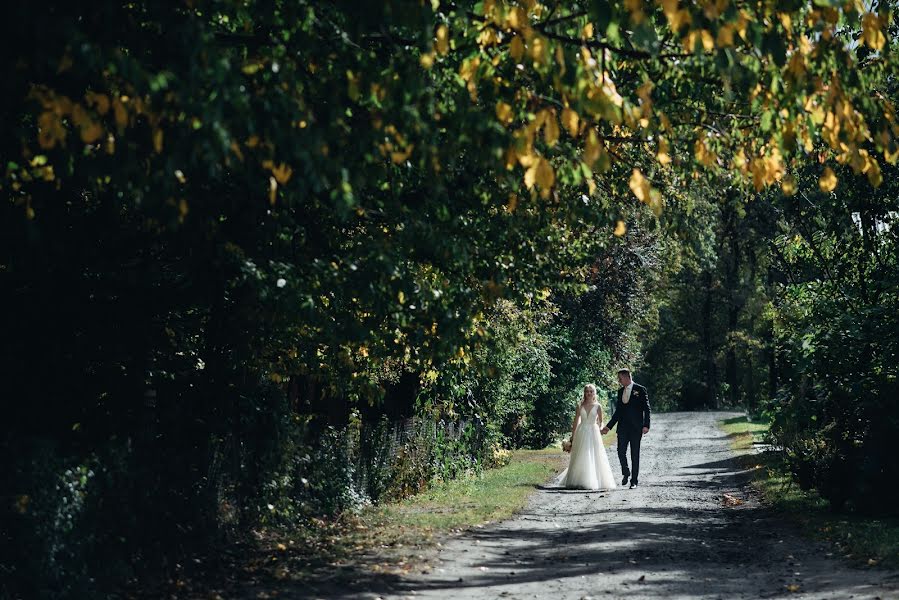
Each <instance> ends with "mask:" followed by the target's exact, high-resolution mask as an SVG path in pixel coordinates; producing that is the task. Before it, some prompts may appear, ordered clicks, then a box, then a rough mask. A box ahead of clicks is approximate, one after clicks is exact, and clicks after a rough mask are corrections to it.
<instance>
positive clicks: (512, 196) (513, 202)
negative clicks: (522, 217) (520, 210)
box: [506, 194, 518, 213]
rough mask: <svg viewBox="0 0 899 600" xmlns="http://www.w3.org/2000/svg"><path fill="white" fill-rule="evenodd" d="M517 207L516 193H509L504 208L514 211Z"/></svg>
mask: <svg viewBox="0 0 899 600" xmlns="http://www.w3.org/2000/svg"><path fill="white" fill-rule="evenodd" d="M517 207H518V195H517V194H509V201H508V202H507V203H506V210H507V211H508V212H510V213H513V212H515V209H516V208H517Z"/></svg>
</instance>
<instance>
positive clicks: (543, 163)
mask: <svg viewBox="0 0 899 600" xmlns="http://www.w3.org/2000/svg"><path fill="white" fill-rule="evenodd" d="M555 183H556V173H555V171H553V168H552V165H550V164H549V161H548V160H546V159H545V158H541V159H540V160H539V161H537V185H539V186H540V188H541V189H542V190H543V196H544V197H546V196H547V195H549V190H550V189H551V188H552V186H553V185H554V184H555Z"/></svg>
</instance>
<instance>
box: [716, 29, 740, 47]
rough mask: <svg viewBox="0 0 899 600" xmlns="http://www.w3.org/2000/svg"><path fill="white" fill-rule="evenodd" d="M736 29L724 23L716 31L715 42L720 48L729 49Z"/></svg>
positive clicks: (732, 43)
mask: <svg viewBox="0 0 899 600" xmlns="http://www.w3.org/2000/svg"><path fill="white" fill-rule="evenodd" d="M735 31H736V27H735V26H734V25H733V24H731V23H725V24H724V25H722V26H721V28H720V29H719V30H718V36H717V38H716V42H717V44H718V46H719V47H720V48H729V47H730V46H733V45H734V32H735Z"/></svg>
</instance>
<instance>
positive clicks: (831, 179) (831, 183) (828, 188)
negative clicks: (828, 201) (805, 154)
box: [818, 167, 837, 192]
mask: <svg viewBox="0 0 899 600" xmlns="http://www.w3.org/2000/svg"><path fill="white" fill-rule="evenodd" d="M818 187H819V188H821V191H822V192H832V191H834V189H836V187H837V176H836V173H834V172H833V169H831V168H830V167H826V168H825V169H824V173H822V175H821V178H820V179H819V180H818Z"/></svg>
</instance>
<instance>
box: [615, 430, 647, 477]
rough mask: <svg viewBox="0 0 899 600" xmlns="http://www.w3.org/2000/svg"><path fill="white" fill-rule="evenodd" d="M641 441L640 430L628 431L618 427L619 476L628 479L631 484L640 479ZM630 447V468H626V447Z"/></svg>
mask: <svg viewBox="0 0 899 600" xmlns="http://www.w3.org/2000/svg"><path fill="white" fill-rule="evenodd" d="M641 439H643V430H642V429H637V430H633V429H629V428H625V427H620V426H619V427H618V460H620V461H621V475H622V476H623V477H630V479H631V483H633V482H635V481H638V480H639V477H640V440H641ZM628 444H630V447H631V467H633V470H631V469H628V467H627V446H628Z"/></svg>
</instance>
